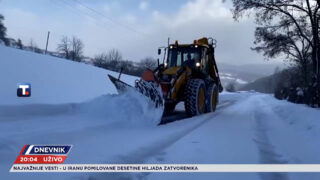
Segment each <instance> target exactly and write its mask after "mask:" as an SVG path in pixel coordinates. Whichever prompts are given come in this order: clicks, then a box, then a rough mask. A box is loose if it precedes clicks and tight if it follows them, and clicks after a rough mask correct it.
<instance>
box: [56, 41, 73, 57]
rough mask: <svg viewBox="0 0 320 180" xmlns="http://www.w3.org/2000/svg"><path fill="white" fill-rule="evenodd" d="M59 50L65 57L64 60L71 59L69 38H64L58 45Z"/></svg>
mask: <svg viewBox="0 0 320 180" xmlns="http://www.w3.org/2000/svg"><path fill="white" fill-rule="evenodd" d="M57 50H58V52H59V53H61V54H62V55H63V57H64V58H66V59H70V51H71V45H70V40H69V38H68V37H67V36H63V37H62V39H61V41H60V43H59V44H58V47H57Z"/></svg>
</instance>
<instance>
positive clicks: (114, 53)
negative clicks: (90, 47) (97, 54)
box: [106, 49, 122, 70]
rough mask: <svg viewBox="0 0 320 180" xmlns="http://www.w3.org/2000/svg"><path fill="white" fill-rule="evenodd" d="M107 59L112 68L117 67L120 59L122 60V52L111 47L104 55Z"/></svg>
mask: <svg viewBox="0 0 320 180" xmlns="http://www.w3.org/2000/svg"><path fill="white" fill-rule="evenodd" d="M106 59H107V61H108V62H109V63H110V67H111V68H112V69H114V70H116V69H119V68H121V67H119V65H120V61H122V54H121V53H120V51H118V50H117V49H111V50H110V51H109V52H108V53H107V56H106Z"/></svg>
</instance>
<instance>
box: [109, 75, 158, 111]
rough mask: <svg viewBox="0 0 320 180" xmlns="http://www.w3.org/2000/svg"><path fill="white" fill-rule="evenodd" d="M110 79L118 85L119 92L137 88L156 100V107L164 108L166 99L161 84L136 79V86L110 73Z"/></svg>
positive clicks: (152, 99) (153, 100)
mask: <svg viewBox="0 0 320 180" xmlns="http://www.w3.org/2000/svg"><path fill="white" fill-rule="evenodd" d="M108 77H109V79H110V80H111V82H112V83H113V84H114V86H115V87H116V89H117V91H118V93H119V94H122V93H125V92H127V91H129V90H133V89H134V90H136V91H138V92H140V93H141V94H143V95H144V96H146V97H148V98H149V99H150V100H151V101H152V102H154V104H155V107H156V108H164V99H163V95H162V91H161V88H160V86H159V85H158V84H157V83H156V82H153V81H145V80H142V79H140V80H136V81H135V87H132V86H131V85H129V84H127V83H125V82H123V81H121V80H120V79H118V78H115V77H113V76H111V75H110V74H108Z"/></svg>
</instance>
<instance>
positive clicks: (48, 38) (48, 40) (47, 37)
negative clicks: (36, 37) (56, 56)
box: [44, 31, 50, 54]
mask: <svg viewBox="0 0 320 180" xmlns="http://www.w3.org/2000/svg"><path fill="white" fill-rule="evenodd" d="M49 36H50V31H48V35H47V44H46V51H45V52H44V54H47V51H48V43H49Z"/></svg>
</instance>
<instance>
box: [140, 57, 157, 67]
mask: <svg viewBox="0 0 320 180" xmlns="http://www.w3.org/2000/svg"><path fill="white" fill-rule="evenodd" d="M140 66H141V67H142V68H143V69H146V68H148V69H152V70H153V69H155V68H156V67H157V61H156V60H155V59H154V58H153V57H146V58H144V59H142V60H141V61H140Z"/></svg>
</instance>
